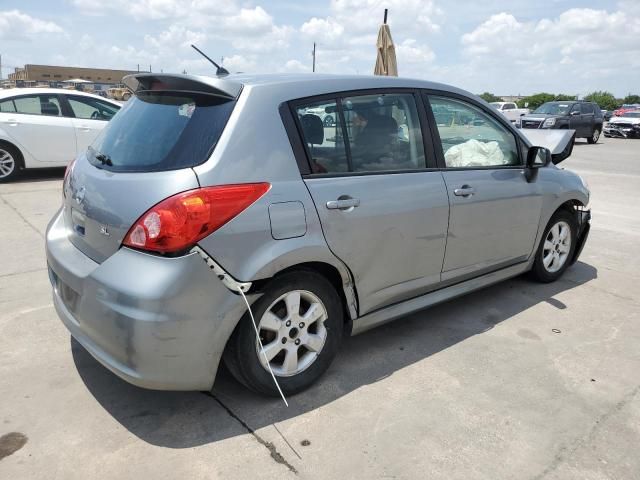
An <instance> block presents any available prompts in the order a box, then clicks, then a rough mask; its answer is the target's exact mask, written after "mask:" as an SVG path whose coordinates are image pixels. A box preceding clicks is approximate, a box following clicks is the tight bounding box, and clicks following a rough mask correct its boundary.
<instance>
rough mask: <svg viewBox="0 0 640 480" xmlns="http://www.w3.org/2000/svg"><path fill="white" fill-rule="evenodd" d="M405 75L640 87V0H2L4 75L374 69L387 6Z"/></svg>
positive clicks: (494, 86) (510, 84)
mask: <svg viewBox="0 0 640 480" xmlns="http://www.w3.org/2000/svg"><path fill="white" fill-rule="evenodd" d="M385 8H388V9H389V21H388V23H389V25H390V28H391V33H392V36H393V39H394V42H395V44H396V52H397V58H398V70H399V74H400V75H401V76H403V77H413V78H423V79H429V80H433V81H438V82H443V83H448V84H452V85H455V86H458V87H461V88H464V89H467V90H469V91H471V92H474V93H481V92H485V91H489V92H492V93H494V94H497V95H501V96H502V95H528V94H532V93H536V92H541V91H549V92H555V93H566V94H574V95H575V94H578V95H585V94H587V93H589V92H591V91H594V90H608V91H611V92H613V93H614V94H615V95H617V96H619V97H622V96H625V95H627V94H628V93H640V0H619V1H615V0H609V1H607V0H599V1H591V0H422V1H420V0H314V1H294V0H282V1H276V0H256V1H253V0H246V1H244V0H137V1H131V0H99V1H98V0H19V1H14V0H0V54H1V55H2V75H3V77H5V78H6V76H7V75H8V74H9V73H10V72H12V71H13V67H15V66H22V65H24V64H26V63H41V64H52V65H68V66H85V67H106V68H118V69H132V70H135V69H137V68H138V65H140V69H143V70H148V69H149V66H151V69H152V70H153V71H154V72H155V71H160V70H162V71H164V72H183V71H187V72H188V73H194V74H212V73H214V71H213V70H212V67H211V65H210V64H208V63H207V62H206V61H205V60H204V59H202V58H201V57H199V56H198V54H197V53H196V52H195V51H193V50H192V49H191V48H190V46H189V45H190V44H192V43H195V44H196V45H197V46H198V47H200V48H201V49H202V50H204V51H205V52H206V53H207V54H208V55H209V56H211V57H212V58H214V59H215V60H216V61H217V60H219V59H221V58H223V64H224V66H225V67H226V68H227V69H228V70H230V71H231V72H245V73H272V72H310V71H311V65H312V57H311V50H312V48H313V43H314V42H316V44H317V47H316V48H317V66H316V71H317V72H321V73H347V74H360V75H369V74H372V73H373V67H374V64H375V59H376V49H375V41H376V37H377V31H378V28H379V25H380V23H381V22H382V18H383V12H384V9H385Z"/></svg>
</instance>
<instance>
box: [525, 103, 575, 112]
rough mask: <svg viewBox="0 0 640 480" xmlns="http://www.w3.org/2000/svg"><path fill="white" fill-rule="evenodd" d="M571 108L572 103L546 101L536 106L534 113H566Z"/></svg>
mask: <svg viewBox="0 0 640 480" xmlns="http://www.w3.org/2000/svg"><path fill="white" fill-rule="evenodd" d="M569 109H571V104H570V103H554V102H550V103H545V104H542V105H540V106H539V107H538V108H536V109H535V110H534V111H533V113H542V114H545V115H566V114H567V113H569Z"/></svg>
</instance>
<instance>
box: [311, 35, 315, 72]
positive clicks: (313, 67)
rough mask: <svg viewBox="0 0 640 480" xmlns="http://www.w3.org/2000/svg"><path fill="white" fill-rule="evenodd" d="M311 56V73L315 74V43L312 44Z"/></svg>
mask: <svg viewBox="0 0 640 480" xmlns="http://www.w3.org/2000/svg"><path fill="white" fill-rule="evenodd" d="M311 55H312V56H313V66H312V67H311V71H312V72H315V71H316V42H313V52H311Z"/></svg>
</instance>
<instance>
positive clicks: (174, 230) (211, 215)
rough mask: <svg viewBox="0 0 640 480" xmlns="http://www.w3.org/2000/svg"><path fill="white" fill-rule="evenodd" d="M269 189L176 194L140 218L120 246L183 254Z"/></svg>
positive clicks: (219, 189)
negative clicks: (182, 252) (180, 252)
mask: <svg viewBox="0 0 640 480" xmlns="http://www.w3.org/2000/svg"><path fill="white" fill-rule="evenodd" d="M269 188H271V185H270V184H269V183H243V184H238V185H222V186H217V187H204V188H197V189H195V190H189V191H187V192H182V193H179V194H177V195H174V196H172V197H169V198H167V199H165V200H163V201H162V202H160V203H158V204H157V205H156V206H155V207H153V208H151V209H150V210H149V211H148V212H146V213H145V214H144V215H143V216H142V217H140V218H139V219H138V221H137V222H136V223H134V224H133V226H132V227H131V229H129V232H128V233H127V235H126V236H125V237H124V241H123V245H126V246H128V247H134V248H140V249H143V250H150V251H154V252H160V253H170V252H178V251H181V250H186V249H187V248H189V247H191V246H193V245H195V244H196V243H197V242H198V241H199V240H201V239H203V238H204V237H206V236H207V235H209V234H211V233H213V232H215V231H216V230H217V229H219V228H220V227H222V226H223V225H224V224H225V223H227V222H229V221H230V220H231V219H233V218H234V217H236V216H237V215H239V214H240V213H241V212H242V211H244V210H245V209H246V208H247V207H249V206H250V205H251V204H252V203H254V202H255V201H256V200H258V199H259V198H260V197H262V196H263V195H264V194H265V193H266V192H267V191H268V190H269Z"/></svg>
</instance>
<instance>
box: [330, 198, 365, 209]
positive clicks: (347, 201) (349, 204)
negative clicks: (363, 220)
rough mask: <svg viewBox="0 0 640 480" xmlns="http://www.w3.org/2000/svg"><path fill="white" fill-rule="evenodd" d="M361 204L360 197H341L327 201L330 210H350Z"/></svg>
mask: <svg viewBox="0 0 640 480" xmlns="http://www.w3.org/2000/svg"><path fill="white" fill-rule="evenodd" d="M358 206H360V199H359V198H351V197H346V196H345V197H340V198H338V200H329V201H328V202H327V208H328V209H329V210H350V209H352V208H355V207H358Z"/></svg>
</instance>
